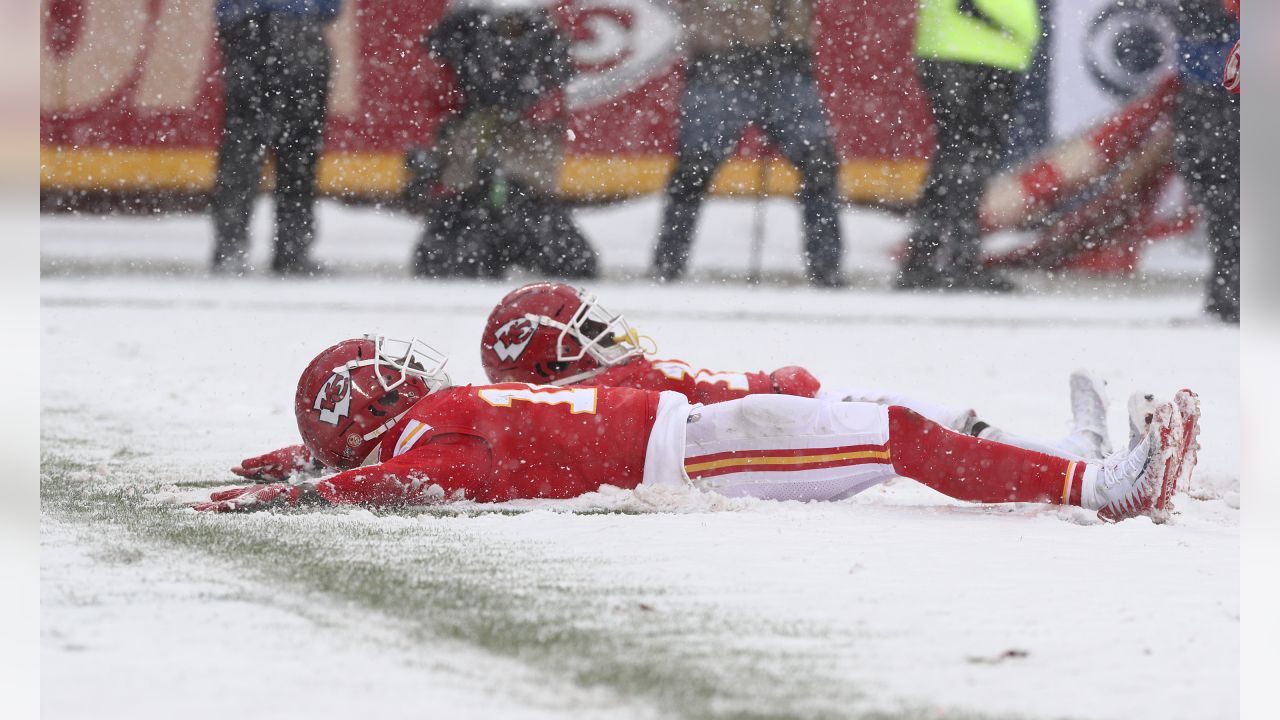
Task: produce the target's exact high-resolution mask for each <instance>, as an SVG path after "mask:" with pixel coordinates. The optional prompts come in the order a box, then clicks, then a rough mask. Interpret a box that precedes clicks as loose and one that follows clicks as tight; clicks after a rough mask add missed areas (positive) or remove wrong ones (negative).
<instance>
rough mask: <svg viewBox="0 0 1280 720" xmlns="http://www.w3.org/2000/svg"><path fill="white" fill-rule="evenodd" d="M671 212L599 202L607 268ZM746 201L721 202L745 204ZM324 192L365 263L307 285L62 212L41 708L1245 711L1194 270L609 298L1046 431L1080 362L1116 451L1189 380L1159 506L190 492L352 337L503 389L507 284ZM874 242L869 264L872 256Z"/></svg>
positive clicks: (196, 712)
mask: <svg viewBox="0 0 1280 720" xmlns="http://www.w3.org/2000/svg"><path fill="white" fill-rule="evenodd" d="M651 205H652V204H651V203H650V204H649V205H645V204H631V205H626V206H620V207H615V208H599V209H593V210H590V211H584V212H582V213H580V214H579V216H580V217H581V218H583V220H584V225H586V226H587V228H588V231H589V232H590V233H591V234H592V236H593V239H599V238H601V237H604V236H605V235H609V234H610V233H612V237H613V238H614V239H613V240H611V241H610V242H611V243H612V245H610V247H612V248H613V249H611V250H609V251H608V252H607V253H606V261H608V260H609V258H610V257H611V256H610V255H609V253H613V255H612V257H614V258H615V259H616V260H617V261H618V263H620V264H621V266H623V268H624V269H625V268H627V267H631V268H635V269H638V268H640V267H641V266H642V265H643V261H644V257H645V254H646V253H647V249H648V247H649V243H651V238H646V237H642V235H644V233H645V232H647V230H645V228H646V227H647V226H646V225H645V223H646V222H650V220H647V219H646V218H649V217H650V215H652V214H653V212H654V210H655V208H654V207H651ZM739 205H741V204H738V205H734V204H733V203H726V204H714V205H713V206H712V207H711V208H710V210H711V213H710V214H709V215H708V217H717V218H719V222H720V223H721V225H723V226H724V227H730V226H732V227H736V225H732V224H733V223H739V224H741V220H742V214H743V213H742V212H741V207H739ZM735 207H738V210H735V209H734V208H735ZM325 212H326V215H325V217H324V218H322V220H323V221H324V222H326V223H327V224H326V225H325V227H327V228H332V230H331V231H330V233H331V234H328V235H326V236H325V239H324V240H323V241H322V246H321V249H322V251H323V252H322V256H323V257H324V258H325V259H326V260H327V261H329V262H331V263H333V264H335V265H336V266H338V268H339V269H340V270H342V271H343V272H342V273H341V274H339V275H338V276H336V277H334V278H331V279H326V280H320V281H316V282H305V281H290V282H277V281H272V280H270V279H268V278H265V277H262V276H255V277H250V278H244V279H239V280H233V279H218V278H208V277H205V276H203V275H202V274H201V272H200V268H201V267H202V265H203V262H204V258H205V255H206V254H207V252H208V250H209V239H208V231H207V220H206V219H205V218H202V217H187V218H167V219H164V220H158V221H157V220H151V219H145V220H144V219H127V220H121V219H98V218H79V219H77V218H47V219H46V220H45V234H44V241H43V250H44V255H45V271H46V277H45V280H44V282H43V284H42V338H41V343H42V350H43V352H42V367H41V381H42V390H41V397H42V402H41V408H40V417H41V423H42V435H43V450H44V453H45V463H44V472H43V475H44V479H43V485H42V506H43V510H44V521H43V522H42V548H43V550H44V552H43V553H42V568H43V573H42V588H43V597H44V612H43V616H42V631H43V647H44V652H43V657H42V671H43V683H42V685H43V688H44V701H45V707H46V710H47V711H49V712H51V713H53V714H57V715H58V716H60V717H64V716H65V717H88V716H90V715H94V716H95V717H97V716H101V715H102V714H110V715H114V716H129V717H132V718H150V717H169V716H171V715H172V714H173V713H174V712H179V711H180V712H182V713H183V714H184V715H185V714H190V715H193V716H196V717H205V716H208V717H214V716H218V717H225V716H226V715H227V714H229V713H234V712H241V713H248V714H250V715H268V714H269V715H271V716H273V717H308V718H315V717H328V716H350V715H351V714H353V713H361V714H367V715H370V716H374V717H381V716H391V717H400V716H422V715H430V716H440V717H499V716H500V717H517V718H526V717H529V718H534V717H569V716H572V717H591V718H596V717H617V718H645V717H695V718H696V717H743V716H748V717H749V716H774V717H849V716H861V717H904V718H909V717H938V716H946V717H964V716H973V717H1028V718H1033V717H1035V718H1038V717H1082V718H1113V717H1167V718H1204V717H1217V716H1231V715H1234V714H1235V713H1236V712H1237V709H1238V699H1237V695H1236V689H1237V685H1236V683H1237V677H1238V670H1239V667H1238V659H1237V656H1238V649H1239V591H1238V570H1239V564H1238V538H1239V530H1238V527H1239V519H1238V515H1239V513H1238V509H1239V505H1240V496H1239V458H1238V455H1239V441H1238V438H1239V408H1238V397H1239V386H1238V381H1237V373H1236V368H1237V367H1238V363H1239V353H1238V349H1237V348H1238V333H1237V331H1236V330H1235V329H1234V328H1225V327H1221V326H1218V325H1215V324H1213V323H1211V322H1208V321H1206V320H1203V319H1202V318H1200V316H1199V307H1200V294H1199V288H1198V285H1197V284H1196V281H1195V280H1194V278H1182V279H1179V277H1180V276H1178V275H1177V274H1176V273H1175V274H1173V275H1170V276H1168V277H1166V278H1165V279H1164V280H1162V281H1161V283H1163V284H1160V285H1158V287H1154V289H1152V288H1148V289H1147V290H1138V289H1135V288H1134V287H1131V286H1126V285H1122V284H1114V283H1113V284H1110V285H1107V286H1106V287H1105V288H1103V289H1102V290H1098V289H1097V288H1095V287H1093V286H1091V285H1089V284H1087V283H1083V284H1082V283H1072V282H1064V283H1063V284H1062V286H1061V287H1059V288H1055V290H1054V292H1051V293H1045V294H1030V295H1023V296H1020V297H1014V298H981V297H963V296H962V297H946V296H936V295H908V296H903V295H899V294H895V293H891V292H888V291H885V290H883V289H877V288H875V287H866V288H862V289H857V290H850V291H845V292H823V291H814V290H809V289H807V288H802V287H783V286H778V285H764V286H760V287H756V288H744V287H741V286H736V285H733V284H718V283H717V284H690V285H678V286H674V287H670V286H668V287H662V288H654V287H650V286H648V285H646V284H643V283H638V282H635V281H629V280H627V279H626V278H624V277H620V276H619V277H614V278H612V279H609V280H606V281H602V282H599V283H596V284H594V285H593V286H592V289H593V290H594V291H595V292H597V294H599V295H600V296H601V298H602V300H603V302H604V303H605V304H606V306H608V307H609V308H611V309H614V310H619V311H623V312H625V313H626V314H627V315H628V317H629V318H630V319H631V320H632V322H633V324H634V325H636V326H638V327H639V328H640V330H641V331H642V332H644V333H646V334H649V335H652V336H654V337H655V338H657V340H658V342H659V347H660V351H661V353H660V354H661V355H662V356H664V357H676V358H680V359H685V360H688V361H691V362H693V363H695V364H697V365H703V366H707V367H710V368H713V369H758V368H765V369H769V368H773V367H777V366H779V365H784V364H793V363H798V364H803V365H806V366H807V367H809V368H810V369H812V370H813V371H814V372H815V374H816V375H818V377H820V378H821V379H823V381H824V382H825V383H826V384H828V385H830V386H846V387H847V386H858V387H879V388H884V389H889V390H896V391H900V392H910V393H913V394H917V395H920V396H922V397H925V398H930V399H934V400H938V401H943V402H950V403H955V404H964V405H971V406H973V407H975V408H977V409H978V411H979V412H980V414H981V415H982V416H983V417H984V418H986V419H988V420H989V421H990V422H993V423H995V424H998V425H1000V426H1002V427H1005V428H1007V429H1010V430H1014V431H1018V432H1022V433H1025V434H1028V435H1032V436H1039V437H1048V438H1052V437H1055V436H1058V435H1061V434H1062V433H1064V432H1065V430H1066V428H1067V420H1068V418H1069V411H1070V407H1069V403H1068V400H1067V382H1066V377H1067V373H1068V372H1070V370H1072V369H1073V368H1075V367H1091V368H1093V369H1096V370H1098V371H1100V372H1101V373H1102V374H1103V375H1104V376H1106V377H1108V378H1109V379H1110V380H1111V383H1112V401H1113V402H1112V406H1111V407H1112V411H1113V413H1112V416H1111V418H1110V421H1109V427H1110V429H1111V431H1112V436H1113V440H1114V441H1115V442H1116V444H1122V443H1123V438H1124V437H1125V435H1124V433H1125V427H1126V421H1125V418H1124V416H1123V410H1122V408H1123V402H1124V400H1125V398H1126V396H1127V394H1128V392H1129V391H1131V390H1133V389H1138V388H1143V389H1147V388H1149V389H1152V390H1154V391H1157V392H1160V393H1162V394H1171V393H1172V392H1173V391H1174V390H1176V389H1177V388H1179V387H1183V386H1187V387H1191V388H1193V389H1195V390H1197V391H1198V392H1199V393H1200V395H1201V397H1202V402H1203V422H1202V434H1201V442H1202V445H1203V450H1202V452H1201V454H1200V467H1199V468H1198V470H1197V472H1196V478H1195V482H1194V483H1193V486H1192V487H1191V488H1189V491H1190V492H1189V493H1182V494H1179V495H1178V496H1177V498H1176V504H1177V509H1178V513H1177V514H1176V515H1175V516H1174V518H1173V520H1172V521H1171V522H1170V523H1169V524H1167V525H1163V526H1156V525H1154V524H1152V523H1150V522H1149V521H1147V520H1145V519H1140V520H1134V521H1127V522H1124V523H1120V524H1118V525H1106V524H1102V523H1099V522H1098V521H1097V519H1096V518H1095V517H1094V516H1093V515H1092V514H1091V513H1087V512H1085V511H1082V510H1079V509H1055V508H1044V507H1040V506H1033V505H1007V506H980V505H966V504H963V503H958V502H955V501H952V500H949V499H947V498H944V497H942V496H940V495H938V494H937V493H934V492H933V491H931V490H928V489H926V488H923V487H921V486H919V485H917V484H915V483H912V482H910V481H907V480H897V481H893V482H890V483H886V484H885V485H883V486H880V487H877V488H873V489H872V490H869V491H867V492H866V493H863V494H862V495H859V496H857V497H855V498H853V499H851V500H848V501H845V502H841V503H827V504H801V503H774V502H764V501H758V500H752V499H734V500H730V499H726V498H720V497H717V496H713V495H704V494H701V493H697V492H693V491H673V490H667V489H664V490H641V491H636V492H631V491H624V490H619V489H617V488H608V487H606V488H602V489H601V491H600V492H597V493H592V494H589V495H587V496H584V497H581V498H577V499H574V500H570V501H563V502H549V501H521V502H514V503H506V504H503V505H500V506H482V505H476V504H461V505H459V506H455V507H448V508H432V509H426V510H422V509H418V510H387V511H378V512H370V511H367V510H357V509H343V510H321V511H309V512H281V513H262V514H255V515H249V516H228V517H207V516H202V515H198V514H196V513H194V512H191V511H189V510H186V509H184V508H183V507H182V504H183V503H184V502H187V501H190V500H194V499H197V498H199V497H202V496H203V495H205V494H206V493H207V492H208V491H209V489H211V488H216V487H225V486H229V485H233V484H236V482H237V479H236V478H234V477H233V476H231V475H230V473H228V472H227V468H228V467H230V466H231V465H234V464H235V463H236V462H237V461H238V460H240V459H241V458H242V457H243V456H245V455H246V454H251V453H257V452H261V451H264V450H267V449H271V448H273V447H277V446H280V445H284V444H288V443H291V442H294V441H295V437H296V429H295V426H294V422H293V417H292V393H293V387H294V384H295V383H296V380H297V375H298V373H299V371H300V369H301V367H302V365H303V364H304V363H305V362H306V361H307V360H308V359H309V358H310V357H311V356H312V355H313V354H314V353H315V352H316V351H318V350H319V349H321V348H322V347H324V346H326V345H328V344H330V343H331V342H333V341H336V340H338V339H341V338H344V337H349V336H352V335H358V334H360V333H364V332H373V331H377V332H383V333H387V334H391V335H398V336H407V335H413V334H417V335H419V336H421V337H424V338H425V339H427V340H428V341H429V342H431V343H432V344H434V345H436V346H437V347H439V348H440V349H442V350H446V351H448V352H449V353H450V354H451V361H450V365H449V371H450V373H451V374H452V375H453V376H454V378H455V379H457V380H459V381H461V382H468V381H481V380H482V378H483V375H482V374H481V368H480V364H479V358H478V353H477V344H478V341H479V333H480V328H481V327H482V325H483V321H484V318H485V316H486V315H487V313H488V311H489V309H490V308H491V307H492V305H493V303H494V302H495V301H496V300H497V299H498V298H500V297H501V296H502V295H503V294H504V293H505V292H506V291H507V290H508V289H510V287H512V286H514V285H515V284H516V282H518V281H513V282H510V283H467V282H430V283H427V282H415V281H411V280H407V279H404V278H401V277H385V276H384V275H382V274H380V273H384V272H385V271H386V270H387V269H388V268H391V267H393V266H394V264H395V263H396V262H398V261H399V259H400V258H401V257H402V255H405V254H407V252H408V245H409V244H411V243H412V240H413V236H414V232H413V230H414V228H413V226H412V224H411V223H409V222H408V221H407V220H405V219H404V218H394V217H386V216H383V215H377V214H374V213H370V212H368V211H356V210H347V209H338V208H334V207H332V206H329V207H327V208H326V211H325ZM788 212H789V211H788ZM262 221H263V218H261V217H260V218H259V225H261V224H262ZM844 221H845V223H846V227H848V228H859V229H861V230H863V231H864V234H865V235H866V236H867V239H859V240H858V241H857V242H859V243H864V244H865V245H867V246H876V244H877V243H879V245H880V246H884V247H887V245H888V244H891V242H893V236H894V233H896V232H898V230H900V229H901V226H900V224H896V221H894V220H892V219H886V217H885V216H880V215H876V214H859V213H847V214H846V217H845V220H844ZM340 231H349V232H352V233H354V232H356V231H360V232H361V235H360V237H361V240H362V242H361V243H351V242H345V241H341V239H340V238H339V237H335V235H334V234H333V233H336V232H340ZM704 239H707V238H704ZM739 240H740V239H732V240H731V241H726V242H725V244H724V247H721V246H720V245H713V244H708V246H707V248H706V254H705V255H704V256H702V257H703V260H701V261H699V262H701V263H702V266H701V267H702V271H703V272H706V273H715V272H721V271H723V272H732V271H733V270H734V268H733V266H732V265H731V263H732V262H736V261H735V260H733V259H732V258H731V257H730V256H731V255H732V256H734V257H738V256H740V255H741V252H740V250H741V248H738V249H736V250H735V248H734V247H733V246H732V243H734V242H738V241H739ZM780 247H781V246H780ZM853 247H861V246H860V245H856V244H855V243H854V242H853V241H852V240H851V248H853ZM259 250H261V247H260V248H259ZM784 251H785V253H790V252H792V251H791V250H790V249H783V250H778V251H777V253H779V254H770V253H772V252H773V251H768V252H767V253H766V260H767V263H768V264H767V267H768V268H770V269H773V270H776V271H778V272H789V270H788V268H789V266H788V265H786V262H790V259H787V260H786V261H785V262H784V260H783V259H782V257H781V254H782V253H784ZM877 252H878V251H877ZM717 253H719V255H717ZM868 253H871V251H870V250H865V249H859V250H857V251H856V252H854V253H853V255H852V256H851V260H850V262H851V263H853V264H854V265H857V266H865V267H866V268H867V272H868V273H871V274H874V273H875V272H879V268H880V267H881V266H880V265H876V263H878V262H881V261H880V260H877V259H876V257H878V256H875V257H873V256H872V255H874V253H871V254H870V255H869V254H868ZM790 257H791V256H790V255H788V258H790ZM771 258H772V259H771ZM717 263H719V264H717ZM859 264H861V265H859ZM797 267H798V266H797ZM1042 281H1043V280H1042ZM1043 282H1047V281H1043ZM193 698H196V700H193ZM105 710H110V712H104V711H105Z"/></svg>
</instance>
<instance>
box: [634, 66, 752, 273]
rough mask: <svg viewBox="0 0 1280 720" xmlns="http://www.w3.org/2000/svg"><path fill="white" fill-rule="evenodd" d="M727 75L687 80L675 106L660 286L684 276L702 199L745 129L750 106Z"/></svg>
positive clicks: (658, 261) (658, 260) (656, 262)
mask: <svg viewBox="0 0 1280 720" xmlns="http://www.w3.org/2000/svg"><path fill="white" fill-rule="evenodd" d="M734 80H735V79H734V78H733V77H731V76H730V75H729V74H728V73H717V72H705V73H694V74H691V76H690V77H689V80H688V84H687V85H686V86H685V90H684V95H683V96H682V97H681V101H680V138H679V148H678V149H677V151H676V168H675V171H674V172H673V173H672V174H671V178H670V180H669V181H668V182H667V190H666V195H667V200H666V207H665V208H664V209H663V214H662V227H661V228H660V229H659V235H658V245H657V248H656V249H655V250H654V257H653V268H654V272H655V274H656V275H657V276H658V277H659V278H661V279H664V280H670V279H675V278H677V277H679V276H680V275H681V274H682V273H683V272H684V267H685V264H686V263H687V262H688V260H689V246H690V244H691V243H692V241H693V230H694V226H695V224H696V222H697V218H698V209H699V207H700V206H701V204H702V197H703V195H704V194H705V193H706V191H707V186H708V185H709V184H710V183H711V178H712V177H714V176H715V172H716V170H717V169H718V168H719V167H720V164H721V163H722V162H724V159H725V158H726V157H728V155H729V153H730V152H731V151H732V150H733V147H734V145H735V144H737V142H738V137H739V136H740V135H742V131H743V129H744V128H746V125H747V122H748V117H749V115H748V112H749V108H751V106H752V105H754V103H753V102H751V98H750V97H749V94H750V93H749V89H748V88H746V86H745V83H737V82H735V81H734Z"/></svg>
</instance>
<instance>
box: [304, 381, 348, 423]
mask: <svg viewBox="0 0 1280 720" xmlns="http://www.w3.org/2000/svg"><path fill="white" fill-rule="evenodd" d="M311 407H312V408H314V409H316V410H319V411H320V422H324V423H329V424H330V425H333V426H334V427H337V425H338V421H339V420H341V419H342V418H344V417H346V416H348V415H350V414H351V376H350V375H348V374H347V373H346V372H345V371H344V372H341V373H334V374H332V375H330V376H329V380H328V382H326V383H325V384H324V385H323V386H321V388H320V392H318V393H316V401H315V403H314V404H313V405H312V406H311Z"/></svg>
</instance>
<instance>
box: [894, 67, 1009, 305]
mask: <svg viewBox="0 0 1280 720" xmlns="http://www.w3.org/2000/svg"><path fill="white" fill-rule="evenodd" d="M917 65H918V71H919V73H920V80H921V83H922V84H923V85H924V87H925V89H926V91H927V92H928V94H929V98H930V101H931V103H932V105H933V114H934V130H935V134H936V139H937V150H936V151H935V153H934V157H933V162H932V164H931V166H930V169H929V176H928V179H927V180H926V183H925V188H924V191H923V193H922V194H921V197H920V200H919V202H918V203H917V205H916V210H915V228H914V229H913V231H912V235H911V238H910V239H909V241H908V252H907V257H906V260H905V262H904V265H903V267H902V269H901V275H900V278H899V281H898V285H899V287H904V288H910V287H979V286H981V285H982V284H983V283H984V282H986V278H985V277H984V275H983V273H982V269H981V231H980V227H979V223H978V210H979V207H980V205H981V203H982V194H983V192H984V191H985V188H986V182H987V179H988V178H989V177H990V176H991V174H992V173H993V172H995V170H996V168H997V167H998V163H999V162H1000V159H1001V158H1002V157H1003V154H1004V148H1005V144H1006V143H1007V138H1008V122H1009V112H1010V109H1011V108H1012V106H1013V103H1014V101H1015V99H1016V94H1015V92H1016V89H1017V81H1018V75H1017V74H1016V73H1013V72H1010V71H1007V70H999V69H996V68H989V67H983V66H978V65H971V64H966V63H950V62H928V61H923V62H919V63H918V64H917ZM943 247H945V248H946V252H945V253H943V254H941V255H940V254H939V249H940V248H943ZM991 283H992V285H993V287H992V289H1010V288H1009V287H1007V286H1000V285H999V283H998V282H997V279H995V278H992V279H991Z"/></svg>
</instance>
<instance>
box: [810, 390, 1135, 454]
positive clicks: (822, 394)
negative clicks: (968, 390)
mask: <svg viewBox="0 0 1280 720" xmlns="http://www.w3.org/2000/svg"><path fill="white" fill-rule="evenodd" d="M1070 387H1071V416H1072V427H1071V432H1070V433H1068V434H1067V436H1066V437H1064V438H1062V439H1060V440H1057V441H1047V440H1039V439H1036V438H1030V437H1026V436H1024V435H1019V434H1017V433H1013V432H1009V431H1008V430H1005V429H1003V428H1000V427H997V426H995V425H992V424H991V423H989V422H987V421H986V420H984V419H982V418H980V417H979V416H978V414H977V412H976V411H975V410H973V409H972V408H969V407H963V406H959V405H944V404H942V403H936V402H932V401H928V400H922V399H920V398H918V397H914V396H911V395H904V394H901V393H894V392H886V391H882V390H868V389H843V390H821V391H819V393H818V397H819V398H821V399H824V400H831V401H836V402H871V403H877V404H880V405H901V406H903V407H906V408H910V409H911V410H914V411H915V412H917V413H919V414H921V415H923V416H924V417H926V418H928V419H930V420H932V421H934V422H936V423H938V424H939V425H942V426H944V427H946V428H949V429H951V430H954V431H956V432H959V433H964V434H966V435H972V436H974V437H977V438H981V439H983V440H991V441H994V442H999V443H1004V444H1006V445H1015V446H1017V447H1020V448H1023V449H1026V450H1034V451H1036V452H1042V453H1046V454H1049V455H1057V456H1059V457H1065V458H1067V459H1068V460H1087V459H1097V458H1103V457H1106V456H1107V455H1109V454H1111V443H1110V441H1109V440H1108V438H1107V429H1106V428H1107V399H1106V390H1105V388H1106V383H1105V382H1103V381H1102V380H1101V379H1100V378H1099V377H1097V376H1096V375H1095V374H1093V373H1089V372H1086V371H1083V370H1077V371H1076V372H1073V373H1072V374H1071V380H1070Z"/></svg>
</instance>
